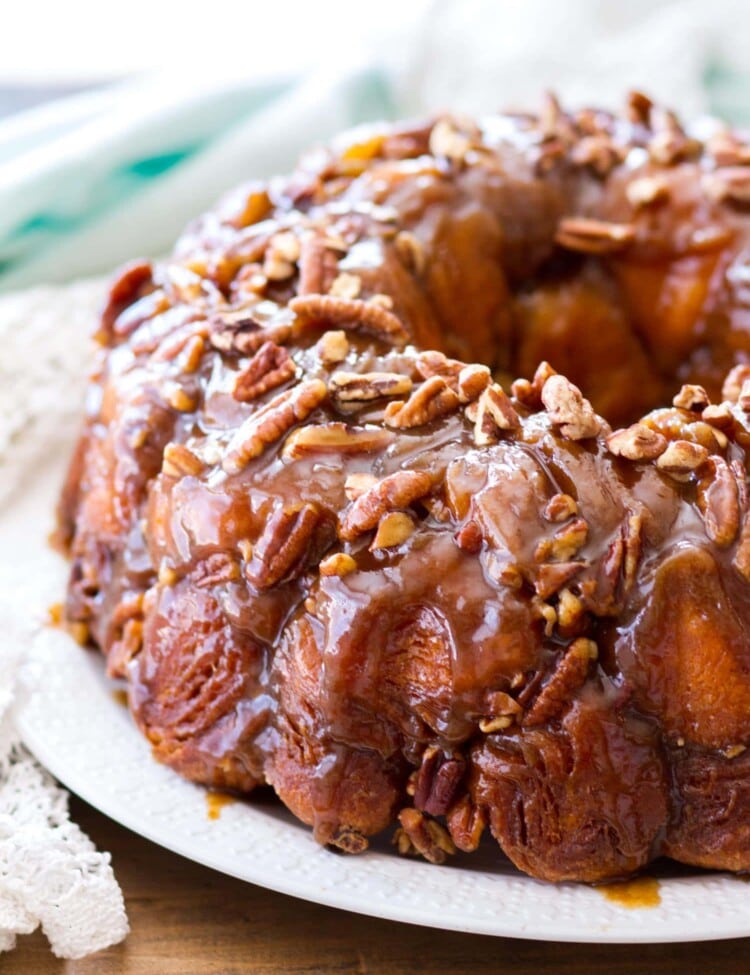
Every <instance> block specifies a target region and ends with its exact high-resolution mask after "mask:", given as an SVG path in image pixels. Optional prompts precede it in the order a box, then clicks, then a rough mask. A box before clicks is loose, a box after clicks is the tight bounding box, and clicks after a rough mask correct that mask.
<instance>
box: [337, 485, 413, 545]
mask: <svg viewBox="0 0 750 975" xmlns="http://www.w3.org/2000/svg"><path fill="white" fill-rule="evenodd" d="M431 489H432V477H431V476H430V475H429V474H428V473H426V472H425V471H396V473H395V474H389V475H388V476H387V477H384V478H383V479H382V480H380V481H378V482H377V483H375V484H373V486H372V487H371V488H368V490H367V491H365V493H364V494H361V495H360V496H359V497H358V498H357V500H356V501H354V502H353V504H352V505H351V507H350V508H349V510H348V511H347V512H346V514H345V515H344V516H343V517H342V519H341V528H340V532H339V534H340V535H341V537H342V538H343V539H345V540H346V541H351V540H352V539H354V538H357V536H358V535H361V534H362V533H363V532H366V531H370V530H371V529H372V528H374V527H375V526H376V525H377V524H378V522H379V521H380V519H381V518H382V516H383V515H384V514H387V513H388V512H389V511H396V510H398V509H400V508H407V507H408V506H409V505H410V504H412V502H414V501H416V500H417V499H418V498H422V497H424V496H425V495H426V494H429V492H430V490H431Z"/></svg>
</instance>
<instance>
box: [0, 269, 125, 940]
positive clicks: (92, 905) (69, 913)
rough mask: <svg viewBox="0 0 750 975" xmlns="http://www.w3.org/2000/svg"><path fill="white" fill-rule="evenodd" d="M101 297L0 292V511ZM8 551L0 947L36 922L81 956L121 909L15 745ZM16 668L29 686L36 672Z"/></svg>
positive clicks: (77, 391)
mask: <svg viewBox="0 0 750 975" xmlns="http://www.w3.org/2000/svg"><path fill="white" fill-rule="evenodd" d="M101 296H102V286H101V284H100V283H98V282H88V283H86V282H84V283H79V284H75V285H71V286H68V287H63V288H38V289H34V290H33V291H29V292H25V293H18V294H15V295H10V296H7V297H4V298H2V299H0V341H2V347H3V355H2V357H1V358H0V509H2V510H3V512H4V513H7V512H12V505H13V499H14V496H17V495H18V492H19V491H22V490H23V486H24V483H26V482H27V479H29V478H31V477H33V476H34V472H35V461H36V460H38V458H39V457H40V456H42V455H43V454H44V452H45V451H46V450H49V449H50V447H51V446H52V445H54V444H56V443H59V440H60V437H61V436H65V437H70V434H71V431H72V429H73V428H74V426H75V424H76V423H77V422H78V416H79V415H80V409H81V401H82V398H83V394H84V392H85V382H84V381H83V379H84V377H85V373H86V369H87V348H88V335H89V334H90V332H91V328H92V323H93V322H94V321H95V309H96V307H97V305H98V304H99V303H100V301H101ZM13 554H14V553H13V552H12V551H3V552H0V609H2V610H3V614H2V615H3V619H5V620H8V621H9V625H7V626H4V627H3V633H2V635H0V951H8V950H9V949H11V948H13V947H14V946H15V943H16V937H17V935H19V934H29V933H31V932H32V931H34V930H35V929H36V928H37V927H38V926H40V925H41V927H42V930H43V931H44V933H45V934H46V936H47V938H48V939H49V943H50V947H51V949H52V951H53V952H54V953H55V954H56V955H57V956H58V957H60V958H70V959H74V958H81V957H82V956H84V955H87V954H89V953H91V952H94V951H98V950H99V949H101V948H105V947H107V946H108V945H111V944H114V943H116V942H118V941H121V940H122V939H123V938H124V937H125V935H126V934H127V932H128V922H127V916H126V913H125V906H124V903H123V897H122V892H121V891H120V888H119V886H118V884H117V881H116V880H115V876H114V873H113V871H112V866H111V863H110V856H109V854H108V853H100V852H98V851H97V850H96V848H95V847H94V844H93V843H92V842H91V840H90V839H89V838H88V837H87V836H86V835H85V834H84V833H83V832H82V831H81V829H80V828H79V827H78V826H77V825H76V824H75V823H73V822H71V820H70V819H69V817H68V795H67V793H66V792H65V791H64V790H63V789H62V788H60V786H59V785H57V783H56V782H55V781H54V779H53V778H52V777H51V776H50V775H49V774H48V773H47V772H46V771H45V770H44V769H42V767H41V766H40V765H39V764H38V762H36V760H35V759H34V758H33V757H32V755H30V754H29V752H28V751H27V750H26V749H25V748H24V746H23V744H22V742H21V740H20V737H19V734H18V731H17V729H16V727H15V725H14V721H13V704H14V701H15V699H16V697H17V695H18V694H19V693H20V690H19V689H20V688H21V686H22V680H21V675H22V674H24V673H25V668H24V658H25V647H26V646H27V645H28V640H27V639H26V637H25V634H28V632H29V630H28V627H29V626H30V625H33V621H28V620H27V621H18V620H14V614H13V603H14V595H13V594H14V593H16V594H17V593H18V591H19V586H21V585H24V584H25V583H24V581H23V580H19V579H16V578H15V574H14V558H13ZM26 584H28V583H26ZM32 584H33V580H32ZM43 609H44V607H40V613H41V612H43ZM14 623H15V624H16V625H14ZM19 624H20V625H19ZM25 677H26V679H25V680H24V681H23V684H24V690H25V692H26V691H27V692H28V693H33V682H34V680H35V679H43V675H34V674H32V673H28V674H25Z"/></svg>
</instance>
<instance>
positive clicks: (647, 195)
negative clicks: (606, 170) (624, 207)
mask: <svg viewBox="0 0 750 975" xmlns="http://www.w3.org/2000/svg"><path fill="white" fill-rule="evenodd" d="M625 196H627V198H628V203H630V205H631V206H632V207H633V208H634V209H636V210H640V209H641V208H643V207H650V206H655V205H656V204H659V203H666V202H667V200H668V199H669V197H670V188H669V183H668V182H667V180H665V179H664V178H662V177H660V176H641V177H639V178H638V179H634V180H632V182H630V183H628V185H627V187H626V189H625Z"/></svg>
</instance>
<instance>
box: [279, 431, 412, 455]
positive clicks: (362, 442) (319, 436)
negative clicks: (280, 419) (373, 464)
mask: <svg viewBox="0 0 750 975" xmlns="http://www.w3.org/2000/svg"><path fill="white" fill-rule="evenodd" d="M392 441H393V434H392V433H391V432H390V431H389V430H383V429H382V427H374V426H373V427H368V426H365V427H351V426H349V425H348V424H347V423H340V422H338V421H334V422H331V423H316V424H311V425H309V426H305V427H300V429H299V430H295V431H294V432H293V433H291V434H290V435H289V436H288V437H287V439H286V440H285V442H284V449H283V450H282V457H286V458H289V459H291V460H297V459H298V458H300V457H306V456H308V455H309V454H326V453H336V454H371V453H374V452H375V451H378V450H385V448H386V447H388V446H389V444H390V443H391V442H392Z"/></svg>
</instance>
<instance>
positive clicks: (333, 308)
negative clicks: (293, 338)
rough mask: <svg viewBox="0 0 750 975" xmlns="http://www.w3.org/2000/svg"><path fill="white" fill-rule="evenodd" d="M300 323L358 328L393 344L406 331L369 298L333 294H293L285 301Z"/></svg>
mask: <svg viewBox="0 0 750 975" xmlns="http://www.w3.org/2000/svg"><path fill="white" fill-rule="evenodd" d="M288 307H289V309H290V311H293V312H294V314H295V315H296V316H297V321H298V324H299V325H300V326H301V327H303V328H304V327H305V326H306V325H317V324H326V325H338V326H340V327H341V328H343V329H360V330H361V331H363V332H367V333H368V334H370V335H374V336H375V337H376V338H379V339H384V340H385V341H386V342H391V343H393V344H395V345H402V344H403V343H405V342H406V341H407V340H408V338H409V335H408V333H407V331H406V329H405V328H404V326H403V325H402V324H401V321H400V320H399V319H398V318H397V317H396V316H395V315H394V314H393V312H390V311H388V310H387V309H386V308H383V306H382V305H381V304H378V303H373V302H372V301H362V300H361V299H360V298H337V297H335V296H334V295H297V297H296V298H292V300H291V301H290V302H289V305H288Z"/></svg>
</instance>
